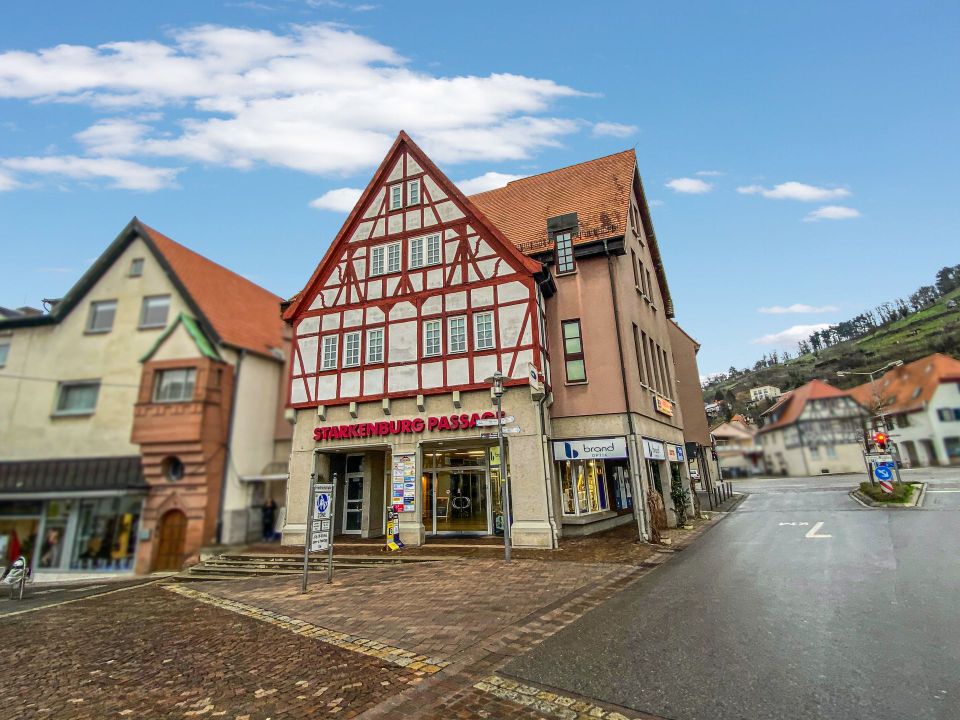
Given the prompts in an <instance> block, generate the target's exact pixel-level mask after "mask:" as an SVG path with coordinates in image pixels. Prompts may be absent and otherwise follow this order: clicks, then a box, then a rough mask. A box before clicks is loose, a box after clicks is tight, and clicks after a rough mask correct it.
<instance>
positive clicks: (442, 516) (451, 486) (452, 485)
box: [433, 469, 490, 533]
mask: <svg viewBox="0 0 960 720" xmlns="http://www.w3.org/2000/svg"><path fill="white" fill-rule="evenodd" d="M433 482H434V491H433V496H434V518H435V525H434V532H438V533H488V532H489V531H490V518H489V512H488V503H487V473H486V472H485V471H484V470H468V469H463V470H454V471H441V472H436V473H434V474H433Z"/></svg>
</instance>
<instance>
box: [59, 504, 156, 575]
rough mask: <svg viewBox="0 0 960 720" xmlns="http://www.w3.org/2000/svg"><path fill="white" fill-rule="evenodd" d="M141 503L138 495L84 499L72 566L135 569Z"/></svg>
mask: <svg viewBox="0 0 960 720" xmlns="http://www.w3.org/2000/svg"><path fill="white" fill-rule="evenodd" d="M142 504H143V501H142V500H141V498H138V497H118V498H97V499H93V500H81V501H80V510H79V518H78V522H77V535H76V539H75V540H74V543H73V548H72V549H71V556H70V568H71V569H72V570H100V571H104V570H130V569H132V568H133V562H134V556H135V554H136V548H137V529H138V526H139V523H140V508H141V506H142Z"/></svg>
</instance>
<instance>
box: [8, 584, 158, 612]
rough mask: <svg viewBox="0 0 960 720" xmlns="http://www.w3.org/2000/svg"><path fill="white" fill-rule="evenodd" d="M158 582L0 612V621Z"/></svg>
mask: <svg viewBox="0 0 960 720" xmlns="http://www.w3.org/2000/svg"><path fill="white" fill-rule="evenodd" d="M155 582H158V580H149V581H147V582H142V583H137V584H136V585H127V586H126V587H122V588H117V589H116V590H108V591H107V592H102V593H95V594H93V595H86V596H84V597H82V598H74V599H72V600H61V601H60V602H55V603H49V604H48V605H38V606H37V607H32V608H27V609H26V610H14V611H12V612H7V613H5V612H0V620H6V619H7V618H10V617H14V616H16V615H26V614H27V613H32V612H37V611H38V610H46V609H47V608H55V607H60V606H61V605H72V604H73V603H78V602H83V601H84V600H93V599H94V598H101V597H103V596H105V595H113V594H114V593H121V592H126V591H127V590H135V589H136V588H141V587H144V586H146V585H152V584H153V583H155Z"/></svg>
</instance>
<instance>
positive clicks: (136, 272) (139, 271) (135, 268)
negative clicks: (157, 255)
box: [130, 258, 143, 277]
mask: <svg viewBox="0 0 960 720" xmlns="http://www.w3.org/2000/svg"><path fill="white" fill-rule="evenodd" d="M141 275H143V258H134V259H133V260H131V261H130V277H140V276H141Z"/></svg>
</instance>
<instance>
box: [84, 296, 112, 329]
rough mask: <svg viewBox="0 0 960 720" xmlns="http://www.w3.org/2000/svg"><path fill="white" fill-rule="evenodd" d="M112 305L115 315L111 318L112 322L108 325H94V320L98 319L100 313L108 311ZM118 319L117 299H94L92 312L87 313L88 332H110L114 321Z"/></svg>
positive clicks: (91, 305) (91, 304)
mask: <svg viewBox="0 0 960 720" xmlns="http://www.w3.org/2000/svg"><path fill="white" fill-rule="evenodd" d="M110 307H112V310H113V316H112V317H111V318H110V324H109V325H107V326H106V327H94V324H93V323H94V320H95V319H96V317H97V315H98V313H100V312H103V311H106V310H107V309H108V308H110ZM116 319H117V301H116V300H94V301H93V302H91V303H90V312H89V314H88V315H87V328H86V332H87V333H90V334H92V335H98V334H102V333H108V332H110V331H111V330H113V323H114V322H115V321H116Z"/></svg>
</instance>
